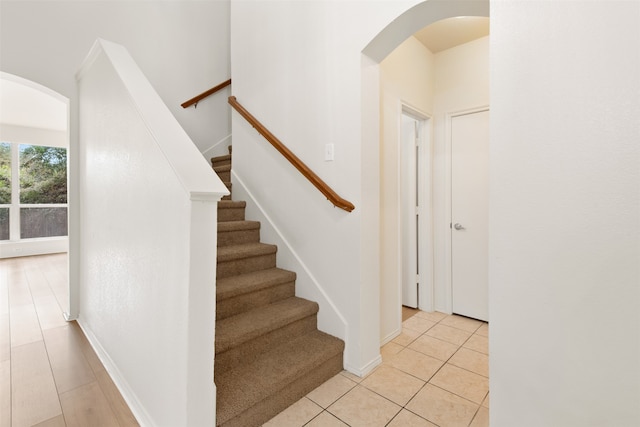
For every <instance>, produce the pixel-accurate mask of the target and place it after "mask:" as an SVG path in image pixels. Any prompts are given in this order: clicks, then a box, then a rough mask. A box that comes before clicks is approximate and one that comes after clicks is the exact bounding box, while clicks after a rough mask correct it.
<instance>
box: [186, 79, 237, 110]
mask: <svg viewBox="0 0 640 427" xmlns="http://www.w3.org/2000/svg"><path fill="white" fill-rule="evenodd" d="M230 84H231V79H229V80H227V81H226V82H222V83H220V84H219V85H218V86H214V87H212V88H211V89H209V90H208V91H206V92H202V93H201V94H200V95H198V96H194V97H193V98H191V99H190V100H188V101H186V102H183V103H182V104H180V106H181V107H182V108H187V107H191V106H192V105H193V104H195V105H196V107H197V106H198V102H200V101H202V100H203V99H205V98H206V97H207V96H210V95H213V94H214V93H216V92H217V91H219V90H220V89H223V88H225V87H227V86H229V85H230Z"/></svg>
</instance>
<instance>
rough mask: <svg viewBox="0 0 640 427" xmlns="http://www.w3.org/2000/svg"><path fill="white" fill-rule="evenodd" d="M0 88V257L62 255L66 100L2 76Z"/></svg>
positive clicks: (64, 298)
mask: <svg viewBox="0 0 640 427" xmlns="http://www.w3.org/2000/svg"><path fill="white" fill-rule="evenodd" d="M0 86H1V87H2V97H0V104H1V105H0V125H1V126H0V150H1V153H0V154H1V158H0V162H1V165H0V172H1V173H2V175H1V176H0V239H1V240H0V258H12V257H22V256H31V255H45V254H55V253H67V252H68V248H69V239H68V230H69V220H68V198H67V195H68V188H67V187H68V175H69V174H68V168H69V166H68V164H69V163H68V162H67V154H68V150H69V99H68V98H66V97H64V96H62V95H60V94H59V93H57V92H55V91H53V90H51V89H49V88H47V87H45V86H42V85H40V84H38V83H36V82H33V81H30V80H27V79H24V78H21V77H18V76H15V75H13V74H9V73H5V72H2V73H0ZM60 259H61V260H63V261H58V262H57V263H63V264H64V265H65V269H66V270H67V271H68V267H67V265H68V264H67V260H66V257H64V258H60ZM60 290H61V293H65V294H66V295H61V296H59V298H58V300H59V302H60V304H61V306H62V307H61V308H62V309H63V311H65V312H68V311H69V297H68V282H66V283H65V284H64V289H62V285H61V286H60ZM62 290H64V292H62Z"/></svg>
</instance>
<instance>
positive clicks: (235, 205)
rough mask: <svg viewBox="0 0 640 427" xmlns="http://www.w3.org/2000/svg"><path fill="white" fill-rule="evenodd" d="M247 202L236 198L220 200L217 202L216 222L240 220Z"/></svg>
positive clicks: (242, 217)
mask: <svg viewBox="0 0 640 427" xmlns="http://www.w3.org/2000/svg"><path fill="white" fill-rule="evenodd" d="M246 207H247V202H245V201H236V200H220V201H219V202H218V222H226V221H241V220H243V219H244V211H245V208H246Z"/></svg>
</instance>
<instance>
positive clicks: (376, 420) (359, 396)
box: [328, 385, 402, 427]
mask: <svg viewBox="0 0 640 427" xmlns="http://www.w3.org/2000/svg"><path fill="white" fill-rule="evenodd" d="M400 409H402V408H401V407H400V406H398V405H396V404H395V403H393V402H390V401H389V400H387V399H385V398H384V397H382V396H380V395H378V394H376V393H374V392H372V391H370V390H368V389H367V388H365V387H362V386H360V385H358V386H356V387H355V388H354V389H352V390H351V391H350V392H349V393H347V394H346V395H345V396H343V397H342V398H340V399H339V400H338V401H337V402H336V403H334V404H333V405H331V406H330V407H329V409H328V411H329V412H331V413H332V414H333V415H335V416H336V417H338V418H339V419H340V420H342V421H343V422H345V423H346V424H348V425H349V426H351V427H360V426H362V427H376V426H385V425H387V423H388V422H389V421H391V419H392V418H393V417H394V416H395V415H396V414H397V413H398V412H400Z"/></svg>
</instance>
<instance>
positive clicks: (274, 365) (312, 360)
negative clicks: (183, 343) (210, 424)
mask: <svg viewBox="0 0 640 427" xmlns="http://www.w3.org/2000/svg"><path fill="white" fill-rule="evenodd" d="M343 350H344V343H343V342H342V341H341V340H339V339H337V338H335V337H332V336H330V335H327V334H325V333H323V332H320V331H318V330H316V331H313V332H311V333H308V334H306V335H303V336H301V337H298V338H296V339H294V340H291V341H289V342H287V343H285V344H283V345H281V346H279V347H277V348H275V349H273V350H271V351H269V352H268V353H265V354H263V355H262V356H261V357H260V358H259V359H258V360H256V361H255V362H254V363H252V364H250V365H246V366H241V367H238V368H236V369H233V370H231V371H228V372H221V373H216V384H217V387H218V404H217V418H218V421H217V422H218V424H219V425H221V424H224V423H225V422H227V421H229V420H231V419H232V418H234V417H236V416H237V415H238V414H241V413H242V412H244V411H247V409H249V408H251V407H252V406H254V405H256V404H259V403H260V402H261V401H263V400H265V399H267V398H269V397H270V396H273V395H277V394H279V393H282V390H283V389H286V388H287V387H291V386H292V385H293V384H294V383H295V382H296V381H300V380H304V377H305V376H308V375H310V373H312V372H314V371H315V370H316V369H317V368H318V367H320V366H322V365H323V364H324V363H325V362H326V361H328V360H330V359H332V358H335V357H336V356H338V355H340V356H339V357H340V360H339V366H337V367H336V368H335V369H334V371H335V372H334V374H337V373H338V372H340V370H341V363H342V361H341V353H342V351H343ZM308 391H310V390H308ZM308 391H307V392H308ZM282 394H286V393H282ZM303 396H304V394H303ZM294 402H295V400H294V401H293V402H284V405H283V407H286V406H288V405H290V404H292V403H294ZM265 415H266V419H264V420H262V421H260V422H259V423H256V424H253V423H252V424H249V423H242V424H245V425H247V426H248V425H259V424H261V423H263V422H266V421H267V420H269V419H270V418H271V417H272V416H273V415H275V414H265Z"/></svg>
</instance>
